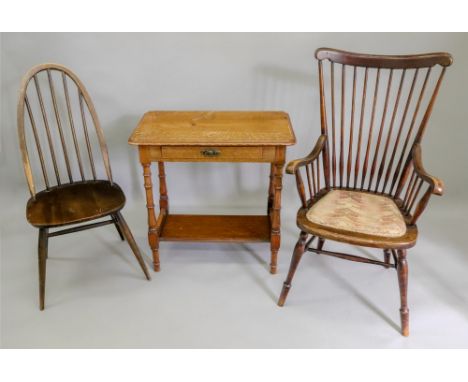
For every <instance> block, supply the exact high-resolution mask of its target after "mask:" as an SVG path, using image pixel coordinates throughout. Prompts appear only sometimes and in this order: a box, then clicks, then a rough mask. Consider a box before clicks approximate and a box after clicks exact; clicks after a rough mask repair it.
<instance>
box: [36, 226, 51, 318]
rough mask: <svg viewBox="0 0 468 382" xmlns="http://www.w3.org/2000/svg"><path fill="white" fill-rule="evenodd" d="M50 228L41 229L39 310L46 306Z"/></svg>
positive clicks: (39, 246) (39, 244)
mask: <svg viewBox="0 0 468 382" xmlns="http://www.w3.org/2000/svg"><path fill="white" fill-rule="evenodd" d="M48 233H49V230H48V228H39V243H38V260H39V309H40V310H44V306H45V283H46V264H47V249H48V242H49V236H48Z"/></svg>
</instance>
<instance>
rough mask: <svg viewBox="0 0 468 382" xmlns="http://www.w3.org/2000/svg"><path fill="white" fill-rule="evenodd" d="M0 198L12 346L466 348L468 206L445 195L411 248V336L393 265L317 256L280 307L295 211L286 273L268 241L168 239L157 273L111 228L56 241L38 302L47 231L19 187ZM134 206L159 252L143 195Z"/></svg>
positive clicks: (286, 230)
mask: <svg viewBox="0 0 468 382" xmlns="http://www.w3.org/2000/svg"><path fill="white" fill-rule="evenodd" d="M23 196H24V193H21V198H22V197H23ZM2 202H3V204H4V208H3V211H2V222H1V223H2V225H1V246H0V248H1V344H2V347H6V348H23V347H25V348H38V347H40V348H43V347H44V348H50V347H59V348H62V347H79V348H82V347H111V348H114V347H130V348H132V347H139V348H140V347H141V348H369V347H370V348H425V347H430V348H452V347H455V348H460V347H465V348H466V347H468V254H467V253H466V252H465V248H466V244H467V242H468V240H467V237H466V235H467V234H466V232H467V231H466V228H467V224H466V218H465V216H466V214H467V212H468V211H467V209H466V208H460V206H459V205H450V204H447V203H442V202H441V201H437V202H436V203H435V204H434V205H433V206H432V207H431V208H430V209H429V211H428V213H427V214H426V215H425V216H423V219H422V222H421V224H420V231H421V233H422V234H421V237H420V241H419V243H418V245H417V247H416V248H415V249H413V250H412V251H410V254H409V266H410V284H409V303H410V314H411V320H410V324H411V326H410V328H411V329H410V330H411V336H410V337H409V338H403V337H402V336H401V335H400V334H399V312H398V307H399V297H398V284H397V278H396V273H395V271H394V270H386V269H384V268H381V267H375V266H372V265H366V264H358V263H351V262H347V261H343V260H339V259H334V258H328V257H324V256H317V255H314V254H308V255H305V257H304V258H303V260H302V263H301V267H300V268H299V270H298V272H297V275H296V278H295V280H294V285H293V288H292V290H291V293H290V295H289V299H288V301H287V303H286V305H285V306H284V308H279V307H278V306H277V305H276V300H277V297H278V295H279V292H280V289H281V284H282V281H283V280H284V278H285V275H286V272H287V267H288V264H289V260H290V256H291V250H292V247H293V245H294V243H295V240H296V235H297V230H296V229H295V225H294V214H293V213H292V212H291V213H289V211H292V210H291V209H287V210H286V211H285V212H284V214H283V245H282V248H281V251H280V262H279V265H280V267H279V274H277V275H275V276H272V275H270V274H269V272H268V265H267V264H268V256H269V250H268V245H267V244H246V245H234V244H224V245H222V244H191V243H184V244H177V243H163V244H162V245H161V263H162V271H161V272H160V273H158V274H156V273H152V275H153V280H152V281H151V282H147V281H145V279H144V278H143V274H142V272H141V271H140V269H139V268H138V265H137V263H136V261H135V260H134V258H133V257H132V255H131V252H130V250H129V248H128V246H127V245H126V243H124V242H120V241H119V239H118V236H117V232H116V231H115V229H114V228H113V227H112V226H107V227H102V228H98V229H95V230H91V231H85V232H80V233H76V234H74V235H67V236H62V237H59V238H54V239H51V243H50V246H49V251H50V252H49V253H50V257H49V261H48V274H47V290H46V310H45V311H44V312H40V311H39V310H38V301H37V298H38V296H37V293H38V285H37V284H38V282H37V260H36V259H37V257H36V246H37V244H36V232H37V231H36V230H35V229H33V228H32V227H30V226H29V225H28V224H27V223H26V221H25V219H24V200H18V197H17V196H15V195H14V194H12V193H11V194H9V195H5V196H4V200H3V201H2ZM123 212H124V216H126V218H127V221H128V222H129V224H130V226H131V228H132V229H133V232H134V234H135V236H136V239H137V241H138V243H139V245H140V247H141V248H142V250H143V251H144V252H145V254H146V256H145V257H146V259H147V261H148V263H149V262H150V259H149V256H148V255H149V253H150V252H149V249H148V246H147V243H146V233H145V231H146V217H145V212H144V208H143V204H141V205H140V204H139V203H135V204H134V205H133V206H129V207H127V208H125V209H124V211H123ZM326 246H327V247H328V248H334V249H337V250H338V249H341V250H346V248H344V247H343V246H341V245H338V244H334V243H327V244H326ZM351 251H352V252H353V253H356V254H363V253H364V252H365V253H366V254H368V255H370V256H380V253H378V252H375V251H371V250H369V251H367V250H362V249H359V248H351Z"/></svg>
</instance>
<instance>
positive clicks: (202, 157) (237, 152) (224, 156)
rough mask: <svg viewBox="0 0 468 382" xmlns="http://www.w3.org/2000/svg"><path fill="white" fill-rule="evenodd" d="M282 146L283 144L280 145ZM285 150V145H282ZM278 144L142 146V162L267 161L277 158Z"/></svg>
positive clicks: (140, 150) (270, 161)
mask: <svg viewBox="0 0 468 382" xmlns="http://www.w3.org/2000/svg"><path fill="white" fill-rule="evenodd" d="M280 147H281V146H280ZM281 148H282V149H283V150H284V147H281ZM276 149H277V146H140V147H139V153H140V162H141V163H148V162H265V163H273V162H275V161H276V160H277V155H276V154H277V150H276Z"/></svg>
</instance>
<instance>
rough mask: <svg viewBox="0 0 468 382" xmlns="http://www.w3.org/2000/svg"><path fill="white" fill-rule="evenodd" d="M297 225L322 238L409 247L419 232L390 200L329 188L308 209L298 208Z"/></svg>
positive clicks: (368, 244)
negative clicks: (408, 223) (407, 222)
mask: <svg viewBox="0 0 468 382" xmlns="http://www.w3.org/2000/svg"><path fill="white" fill-rule="evenodd" d="M321 195H323V194H321ZM297 225H298V227H299V228H300V229H301V230H303V231H305V232H308V233H310V234H312V235H315V236H318V237H322V238H324V239H330V240H335V241H340V242H343V243H347V244H354V245H360V246H366V247H374V248H394V249H403V248H410V247H412V246H414V244H415V243H416V239H417V235H418V229H417V227H416V225H407V224H406V222H405V219H404V217H403V215H402V214H401V212H400V210H399V208H398V207H397V205H396V204H395V202H394V201H393V199H391V198H389V197H387V196H383V195H376V194H373V193H368V192H360V191H349V190H331V191H328V192H327V193H326V194H324V195H323V196H322V197H321V198H320V199H318V200H317V201H316V202H315V203H314V204H313V206H312V207H311V208H310V209H307V208H301V209H299V211H298V214H297Z"/></svg>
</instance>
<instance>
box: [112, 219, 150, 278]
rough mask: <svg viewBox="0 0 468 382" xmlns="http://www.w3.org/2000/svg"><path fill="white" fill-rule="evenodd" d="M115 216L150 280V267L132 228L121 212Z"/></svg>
mask: <svg viewBox="0 0 468 382" xmlns="http://www.w3.org/2000/svg"><path fill="white" fill-rule="evenodd" d="M114 218H115V219H116V221H117V224H118V226H119V228H120V230H121V232H122V234H123V235H124V236H125V238H126V239H127V242H128V245H130V248H131V249H132V251H133V254H134V255H135V257H136V259H137V261H138V264H140V267H141V269H142V270H143V273H144V274H145V276H146V278H147V279H148V280H151V276H150V274H149V272H148V268H147V267H146V264H145V261H144V260H143V257H142V256H141V253H140V249H139V248H138V246H137V244H136V242H135V239H134V238H133V235H132V232H131V231H130V228H128V225H127V222H126V221H125V219H124V218H123V216H122V214H121V213H120V212H117V213H116V214H115V215H114Z"/></svg>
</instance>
